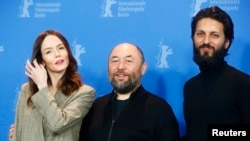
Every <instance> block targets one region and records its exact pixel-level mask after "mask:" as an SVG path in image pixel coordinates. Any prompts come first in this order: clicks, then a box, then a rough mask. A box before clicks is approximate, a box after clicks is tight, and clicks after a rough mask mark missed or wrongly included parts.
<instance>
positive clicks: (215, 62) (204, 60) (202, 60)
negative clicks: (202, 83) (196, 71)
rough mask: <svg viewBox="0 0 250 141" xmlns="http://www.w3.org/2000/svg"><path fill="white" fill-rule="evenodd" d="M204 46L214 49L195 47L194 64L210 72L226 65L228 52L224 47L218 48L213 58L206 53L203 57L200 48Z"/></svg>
mask: <svg viewBox="0 0 250 141" xmlns="http://www.w3.org/2000/svg"><path fill="white" fill-rule="evenodd" d="M203 46H209V47H211V48H213V47H212V46H210V45H202V46H200V47H199V48H196V47H195V46H194V47H193V52H194V56H193V60H194V62H195V63H196V64H197V65H198V66H199V67H200V70H201V71H203V70H209V69H212V68H215V67H216V66H219V65H220V64H221V63H224V62H225V61H224V57H225V56H226V55H227V50H226V49H225V48H224V47H221V48H218V50H214V52H213V54H212V56H209V53H208V52H205V53H204V54H203V55H202V54H201V52H200V48H202V47H203Z"/></svg>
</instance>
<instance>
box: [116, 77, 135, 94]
mask: <svg viewBox="0 0 250 141" xmlns="http://www.w3.org/2000/svg"><path fill="white" fill-rule="evenodd" d="M139 83H140V82H139V81H138V80H136V79H133V78H132V79H129V80H128V81H125V82H118V81H116V80H115V79H114V77H113V78H112V79H111V85H112V86H113V89H114V90H115V92H117V93H119V94H126V93H129V92H132V91H133V90H134V89H135V88H136V87H137V86H138V84H139Z"/></svg>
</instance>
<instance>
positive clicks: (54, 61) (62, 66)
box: [41, 35, 69, 73]
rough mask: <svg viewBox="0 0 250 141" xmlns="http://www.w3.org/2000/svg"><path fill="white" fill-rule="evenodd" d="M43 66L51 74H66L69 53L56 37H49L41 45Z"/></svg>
mask: <svg viewBox="0 0 250 141" xmlns="http://www.w3.org/2000/svg"><path fill="white" fill-rule="evenodd" d="M41 53H42V59H43V64H44V65H45V66H46V69H47V71H48V72H49V73H65V71H66V69H67V67H68V65H69V57H68V51H67V49H66V47H65V45H64V44H63V42H62V41H61V40H60V39H59V38H58V37H57V36H55V35H48V36H46V37H45V39H44V40H43V43H42V45H41Z"/></svg>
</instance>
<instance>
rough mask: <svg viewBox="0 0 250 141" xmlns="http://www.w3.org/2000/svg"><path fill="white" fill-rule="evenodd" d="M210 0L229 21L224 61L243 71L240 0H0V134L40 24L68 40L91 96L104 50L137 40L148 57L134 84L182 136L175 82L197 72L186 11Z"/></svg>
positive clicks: (247, 47)
mask: <svg viewBox="0 0 250 141" xmlns="http://www.w3.org/2000/svg"><path fill="white" fill-rule="evenodd" d="M212 5H217V6H221V8H223V9H224V10H225V11H226V12H228V13H229V14H230V15H231V17H232V19H233V21H234V24H235V40H234V42H233V44H232V47H231V49H230V51H229V53H230V55H229V56H228V57H227V58H226V59H227V61H228V63H229V64H231V65H233V66H235V67H237V68H239V69H240V70H242V71H244V72H246V73H248V74H250V66H249V65H250V63H249V59H250V58H249V54H250V39H249V38H250V36H249V33H250V28H249V25H250V17H249V13H250V9H249V6H250V1H248V0H174V1H173V0H12V1H10V0H1V1H0V11H1V12H0V21H1V22H0V66H1V67H0V79H1V81H0V140H1V141H6V140H7V138H8V132H9V126H10V125H11V124H12V123H13V122H14V115H15V107H16V102H17V97H18V95H19V91H20V86H21V85H22V83H24V82H26V81H27V77H26V76H25V74H24V71H25V68H24V64H25V62H26V60H27V59H30V58H31V50H32V46H33V43H34V40H35V38H36V37H37V35H38V34H39V33H40V32H42V31H44V30H47V29H56V30H58V31H60V32H61V33H62V34H63V35H64V36H65V37H66V38H67V39H68V41H69V43H70V45H71V49H72V51H73V52H74V56H75V58H76V60H77V62H78V65H79V72H80V74H81V75H82V77H83V80H84V82H85V83H86V84H88V85H91V86H93V87H94V88H95V89H96V90H97V97H99V96H101V95H105V94H106V93H108V92H110V91H111V90H112V88H111V86H110V83H109V81H108V78H107V57H108V54H109V51H110V50H111V49H112V48H113V47H114V46H115V45H116V44H118V43H120V42H124V41H128V42H133V43H135V44H137V45H138V46H140V47H141V48H142V50H143V51H144V53H145V58H146V61H147V64H148V70H147V72H146V74H145V75H144V77H143V82H142V83H143V85H144V86H145V88H147V89H148V90H149V91H151V92H153V93H155V94H156V95H158V96H160V97H163V98H164V99H166V100H167V101H168V102H169V104H170V105H171V106H172V108H173V110H174V113H175V115H176V117H177V119H178V121H179V126H180V132H181V135H184V134H185V130H184V129H185V121H184V118H183V108H182V101H183V93H182V89H183V85H184V82H185V81H186V80H187V79H188V78H190V77H191V76H193V75H195V74H196V73H198V72H199V70H198V67H197V66H196V64H194V62H193V61H192V43H191V37H190V35H191V28H190V23H191V18H192V16H193V15H194V14H196V13H197V11H198V10H200V9H201V8H204V7H208V6H212Z"/></svg>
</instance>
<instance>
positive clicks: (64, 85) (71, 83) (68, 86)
mask: <svg viewBox="0 0 250 141" xmlns="http://www.w3.org/2000/svg"><path fill="white" fill-rule="evenodd" d="M48 35H55V36H57V37H58V38H59V39H60V40H61V41H62V42H63V44H64V46H65V47H66V49H67V52H68V57H69V65H68V67H67V69H66V72H65V74H64V75H63V76H62V78H61V79H60V80H59V83H58V84H57V88H58V89H60V90H61V91H62V92H63V94H65V95H66V96H69V95H71V94H72V92H73V91H75V90H78V89H79V87H81V86H82V85H83V82H82V80H81V76H80V74H79V73H78V72H77V70H78V66H77V62H76V60H75V58H74V56H73V54H72V52H71V50H70V46H69V43H68V41H67V40H66V38H65V37H64V36H63V35H62V34H61V33H59V32H58V31H56V30H47V31H44V32H42V33H41V34H40V35H38V37H37V38H36V40H35V43H34V46H33V51H32V57H31V62H32V63H33V60H34V59H37V62H38V63H39V64H41V63H42V62H43V58H42V53H41V45H42V43H43V41H44V39H45V37H46V36H48ZM47 83H48V86H51V85H52V83H51V79H50V76H49V75H48V80H47ZM29 88H30V94H29V97H28V100H27V104H28V106H30V107H34V105H33V102H32V100H31V97H32V96H33V95H35V93H36V92H37V91H38V87H37V85H36V84H35V82H34V81H33V80H32V79H31V78H29Z"/></svg>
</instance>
